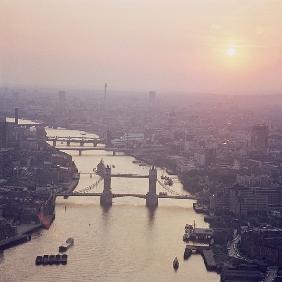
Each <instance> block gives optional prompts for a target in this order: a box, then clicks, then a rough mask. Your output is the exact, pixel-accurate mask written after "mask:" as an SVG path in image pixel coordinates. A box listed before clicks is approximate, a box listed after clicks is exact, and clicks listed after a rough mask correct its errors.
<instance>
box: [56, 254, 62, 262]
mask: <svg viewBox="0 0 282 282" xmlns="http://www.w3.org/2000/svg"><path fill="white" fill-rule="evenodd" d="M60 263H61V255H59V254H58V255H56V256H55V264H60Z"/></svg>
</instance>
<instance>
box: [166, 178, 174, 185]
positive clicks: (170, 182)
mask: <svg viewBox="0 0 282 282" xmlns="http://www.w3.org/2000/svg"><path fill="white" fill-rule="evenodd" d="M164 184H165V185H168V186H172V185H173V181H172V179H171V178H170V177H166V178H165V181H164Z"/></svg>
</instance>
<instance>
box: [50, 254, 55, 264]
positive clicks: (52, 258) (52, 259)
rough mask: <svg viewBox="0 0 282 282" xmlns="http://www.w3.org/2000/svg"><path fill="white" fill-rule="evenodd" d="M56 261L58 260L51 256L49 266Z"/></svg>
mask: <svg viewBox="0 0 282 282" xmlns="http://www.w3.org/2000/svg"><path fill="white" fill-rule="evenodd" d="M55 260H56V257H55V256H54V255H50V256H49V264H50V265H53V264H55Z"/></svg>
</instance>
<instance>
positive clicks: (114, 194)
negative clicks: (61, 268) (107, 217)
mask: <svg viewBox="0 0 282 282" xmlns="http://www.w3.org/2000/svg"><path fill="white" fill-rule="evenodd" d="M101 195H102V193H77V192H73V193H58V194H56V196H57V197H60V196H61V197H100V196H101ZM112 197H113V198H120V197H135V198H142V199H146V198H147V195H144V194H132V193H124V194H120V193H113V194H112ZM157 197H158V198H159V199H178V200H196V199H197V198H196V197H194V196H191V195H187V196H186V195H179V196H174V195H157Z"/></svg>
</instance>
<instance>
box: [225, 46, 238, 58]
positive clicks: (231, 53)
mask: <svg viewBox="0 0 282 282" xmlns="http://www.w3.org/2000/svg"><path fill="white" fill-rule="evenodd" d="M226 54H227V56H229V57H234V56H236V55H237V49H236V48H234V47H229V48H228V49H227V50H226Z"/></svg>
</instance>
